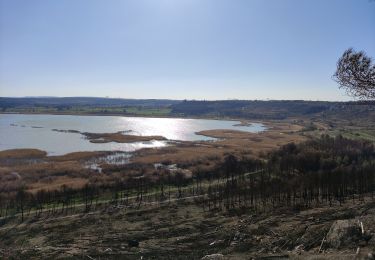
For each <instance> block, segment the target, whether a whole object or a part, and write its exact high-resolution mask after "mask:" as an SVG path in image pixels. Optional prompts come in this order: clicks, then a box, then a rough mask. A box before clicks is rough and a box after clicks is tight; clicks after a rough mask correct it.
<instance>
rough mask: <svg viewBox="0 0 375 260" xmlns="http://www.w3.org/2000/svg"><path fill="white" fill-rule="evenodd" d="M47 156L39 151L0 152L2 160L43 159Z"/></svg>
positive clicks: (15, 150) (17, 150) (14, 150)
mask: <svg viewBox="0 0 375 260" xmlns="http://www.w3.org/2000/svg"><path fill="white" fill-rule="evenodd" d="M46 155H47V153H46V152H45V151H41V150H38V149H11V150H5V151H1V152H0V159H9V158H12V159H19V158H43V157H45V156H46Z"/></svg>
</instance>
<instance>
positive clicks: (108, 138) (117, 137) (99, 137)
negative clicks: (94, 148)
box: [84, 132, 167, 143]
mask: <svg viewBox="0 0 375 260" xmlns="http://www.w3.org/2000/svg"><path fill="white" fill-rule="evenodd" d="M84 135H85V136H86V137H87V138H88V139H89V140H90V142H92V143H109V142H117V143H134V142H145V141H151V140H160V141H161V140H167V139H166V138H165V137H163V136H159V135H150V136H139V135H124V134H122V133H121V132H118V133H105V134H97V133H84Z"/></svg>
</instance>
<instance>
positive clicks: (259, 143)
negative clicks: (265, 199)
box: [132, 122, 306, 163]
mask: <svg viewBox="0 0 375 260" xmlns="http://www.w3.org/2000/svg"><path fill="white" fill-rule="evenodd" d="M266 125H267V127H268V128H269V129H268V130H267V131H265V132H261V133H250V132H244V131H235V130H222V129H219V130H207V131H201V132H199V133H198V134H201V135H205V136H209V137H214V138H218V139H220V140H218V141H215V142H184V143H182V144H181V145H177V146H176V147H164V148H157V149H142V150H140V151H139V152H137V153H136V156H134V157H133V158H132V161H133V162H137V163H158V162H162V161H170V162H171V163H185V162H189V161H197V160H207V159H209V158H221V157H223V155H224V154H227V153H234V154H238V155H242V154H246V155H251V156H252V157H258V156H259V155H260V154H261V153H264V152H268V151H270V150H272V149H275V148H277V147H279V146H282V145H284V144H287V143H290V142H296V143H298V142H301V141H303V140H305V139H306V137H304V136H302V135H300V133H298V131H300V130H301V129H302V128H303V127H302V126H300V125H296V124H290V123H289V122H285V123H284V122H281V123H279V122H267V123H266ZM208 161H210V160H208Z"/></svg>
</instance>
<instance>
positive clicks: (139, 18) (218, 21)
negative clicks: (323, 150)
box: [0, 0, 375, 100]
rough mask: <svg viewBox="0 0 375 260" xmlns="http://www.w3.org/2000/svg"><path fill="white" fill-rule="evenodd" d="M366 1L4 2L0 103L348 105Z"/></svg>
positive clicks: (373, 29)
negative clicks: (46, 99)
mask: <svg viewBox="0 0 375 260" xmlns="http://www.w3.org/2000/svg"><path fill="white" fill-rule="evenodd" d="M349 47H353V48H354V49H355V50H364V51H365V52H366V53H367V54H368V55H369V56H371V57H374V58H375V1H373V0H59V1H53V0H32V1H31V0H0V96H14V97H21V96H95V97H114V98H118V97H120V98H168V99H199V100H201V99H206V100H215V99H251V100H253V99H305V100H350V98H349V97H347V96H346V95H345V92H344V91H343V90H340V89H338V85H337V84H336V82H334V81H333V80H332V74H333V73H334V72H335V67H336V62H337V60H338V58H339V57H340V56H341V55H342V53H343V52H344V51H345V50H346V49H347V48H349Z"/></svg>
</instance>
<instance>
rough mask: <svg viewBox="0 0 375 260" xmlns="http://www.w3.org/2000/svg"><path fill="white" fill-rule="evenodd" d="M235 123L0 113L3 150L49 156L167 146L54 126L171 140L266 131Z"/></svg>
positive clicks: (258, 127) (205, 139) (204, 138)
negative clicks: (91, 136)
mask: <svg viewBox="0 0 375 260" xmlns="http://www.w3.org/2000/svg"><path fill="white" fill-rule="evenodd" d="M236 124H239V122H238V121H229V120H207V119H181V118H147V117H122V116H72V115H22V114H0V150H7V149H16V148H36V149H41V150H44V151H47V152H48V154H49V155H61V154H66V153H70V152H77V151H125V152H132V151H135V150H138V149H141V148H145V147H162V146H166V145H168V142H165V141H150V142H135V143H114V142H111V143H90V142H89V141H88V140H87V139H85V137H84V136H83V135H81V134H79V133H67V132H58V131H53V129H58V130H76V131H80V132H90V133H114V132H119V131H124V132H125V133H126V134H134V135H144V136H145V135H161V136H164V137H166V138H167V139H170V140H180V141H198V140H203V141H209V140H214V139H213V138H210V137H205V136H202V135H197V134H195V133H196V132H199V131H203V130H212V129H232V130H241V131H248V132H260V131H264V130H265V127H264V126H263V125H262V124H259V123H254V124H251V125H249V126H235V125H236Z"/></svg>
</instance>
